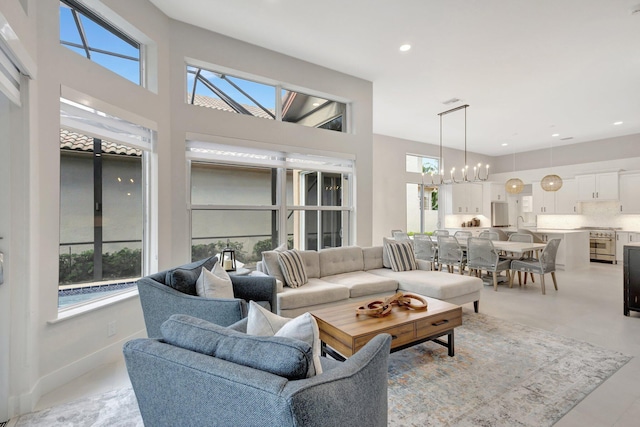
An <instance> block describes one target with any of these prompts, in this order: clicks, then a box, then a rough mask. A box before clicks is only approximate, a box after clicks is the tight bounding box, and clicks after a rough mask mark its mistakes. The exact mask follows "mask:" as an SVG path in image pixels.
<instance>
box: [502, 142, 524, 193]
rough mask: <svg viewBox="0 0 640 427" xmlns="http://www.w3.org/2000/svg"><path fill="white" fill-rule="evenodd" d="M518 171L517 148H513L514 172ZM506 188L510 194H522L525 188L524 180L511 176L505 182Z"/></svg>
mask: <svg viewBox="0 0 640 427" xmlns="http://www.w3.org/2000/svg"><path fill="white" fill-rule="evenodd" d="M515 171H516V149H515V148H514V149H513V172H514V173H515ZM504 189H505V190H506V192H507V193H509V194H520V193H522V190H524V182H522V180H521V179H520V178H511V179H509V180H508V181H507V182H506V183H505V184H504Z"/></svg>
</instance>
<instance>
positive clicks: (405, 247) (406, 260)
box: [385, 241, 418, 271]
mask: <svg viewBox="0 0 640 427" xmlns="http://www.w3.org/2000/svg"><path fill="white" fill-rule="evenodd" d="M385 246H386V247H387V252H388V254H389V263H390V264H391V268H392V269H393V271H408V270H417V269H418V264H417V263H416V256H415V254H414V252H413V245H412V244H411V242H408V241H402V242H387V243H385Z"/></svg>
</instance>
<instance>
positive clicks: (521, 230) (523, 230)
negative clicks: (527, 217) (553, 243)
mask: <svg viewBox="0 0 640 427" xmlns="http://www.w3.org/2000/svg"><path fill="white" fill-rule="evenodd" d="M517 232H518V234H530V235H532V236H533V243H545V241H544V240H542V239H541V238H540V236H538V235H537V234H536V233H534V232H533V231H531V230H529V229H526V228H518V231H517Z"/></svg>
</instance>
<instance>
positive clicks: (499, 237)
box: [489, 227, 509, 241]
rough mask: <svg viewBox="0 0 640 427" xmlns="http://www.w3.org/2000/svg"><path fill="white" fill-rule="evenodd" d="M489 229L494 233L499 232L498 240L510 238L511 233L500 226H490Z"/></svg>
mask: <svg viewBox="0 0 640 427" xmlns="http://www.w3.org/2000/svg"><path fill="white" fill-rule="evenodd" d="M489 231H491V232H493V233H497V234H498V240H500V241H507V240H509V235H508V234H507V233H505V232H504V230H501V229H500V228H495V227H494V228H490V229H489Z"/></svg>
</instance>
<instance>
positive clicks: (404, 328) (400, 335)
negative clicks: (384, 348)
mask: <svg viewBox="0 0 640 427" xmlns="http://www.w3.org/2000/svg"><path fill="white" fill-rule="evenodd" d="M378 334H389V335H391V337H392V341H391V348H394V347H398V346H401V345H405V344H408V343H410V342H412V341H414V340H415V337H416V332H415V325H414V324H413V323H409V324H406V325H398V326H395V327H393V328H388V329H383V330H380V331H377V332H374V333H371V334H367V335H362V336H360V337H357V338H356V339H355V343H354V344H355V351H358V350H360V349H361V348H362V347H363V346H364V345H365V344H366V343H368V342H369V341H370V340H371V339H373V337H375V336H376V335H378Z"/></svg>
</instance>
